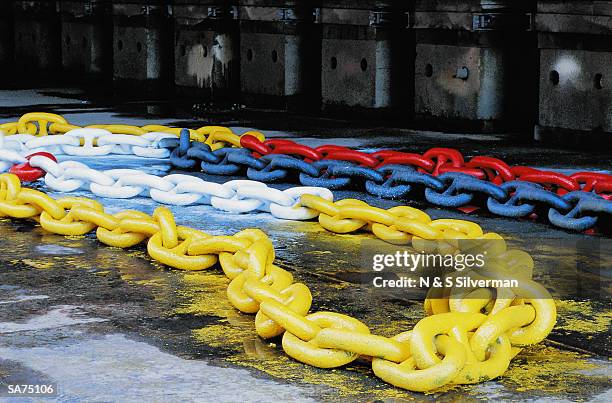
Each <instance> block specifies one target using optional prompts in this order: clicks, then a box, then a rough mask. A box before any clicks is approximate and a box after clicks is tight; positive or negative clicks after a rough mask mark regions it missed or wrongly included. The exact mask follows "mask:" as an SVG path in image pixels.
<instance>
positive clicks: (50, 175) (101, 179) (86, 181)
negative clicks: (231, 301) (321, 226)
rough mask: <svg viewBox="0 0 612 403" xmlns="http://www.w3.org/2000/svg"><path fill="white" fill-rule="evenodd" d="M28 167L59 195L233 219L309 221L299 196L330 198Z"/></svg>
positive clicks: (237, 183) (59, 166) (121, 172)
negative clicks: (190, 209)
mask: <svg viewBox="0 0 612 403" xmlns="http://www.w3.org/2000/svg"><path fill="white" fill-rule="evenodd" d="M30 165H31V166H33V167H38V168H41V169H42V170H44V171H45V172H47V174H46V175H45V184H46V185H47V186H48V187H49V188H51V189H53V190H55V191H59V192H65V193H68V192H73V191H75V190H77V189H86V190H89V191H90V192H91V193H93V194H94V195H96V196H99V197H106V198H114V199H127V198H132V197H136V196H149V197H151V198H152V199H153V200H155V201H156V202H158V203H163V204H171V205H177V206H186V205H191V204H209V205H211V206H213V207H214V208H216V209H219V210H223V211H227V212H230V213H236V214H239V213H249V212H254V211H265V212H269V213H271V214H272V215H273V216H274V217H276V218H281V219H286V220H309V219H312V218H315V217H317V216H318V212H317V211H315V210H312V209H309V208H306V207H302V206H301V204H300V196H301V195H303V194H313V195H317V196H320V197H323V198H325V199H327V200H330V201H333V198H334V196H333V194H332V192H331V191H330V190H329V189H326V188H320V187H307V186H303V187H293V188H289V189H286V190H278V189H274V188H270V187H268V186H267V185H266V184H265V183H262V182H257V181H251V180H233V181H229V182H226V183H224V184H219V183H214V182H207V181H205V180H203V179H201V178H197V177H195V176H190V175H181V174H172V175H167V176H164V177H160V176H156V175H151V174H147V173H145V172H144V171H140V170H137V169H110V170H105V171H98V170H96V169H92V168H89V167H88V166H87V165H85V164H83V163H81V162H77V161H64V162H60V163H57V162H55V161H53V160H52V159H50V158H47V157H45V156H40V155H36V156H33V157H32V158H30Z"/></svg>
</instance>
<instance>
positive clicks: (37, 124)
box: [0, 112, 265, 151]
mask: <svg viewBox="0 0 612 403" xmlns="http://www.w3.org/2000/svg"><path fill="white" fill-rule="evenodd" d="M85 127H86V128H94V129H104V130H108V131H109V132H111V133H119V134H130V135H134V136H141V135H143V134H145V133H150V132H161V133H168V134H174V135H175V136H179V135H180V134H181V130H182V129H181V128H177V127H168V126H163V125H145V126H142V127H138V126H133V125H124V124H109V125H105V124H99V125H89V126H85ZM80 128H81V126H76V125H73V124H71V123H69V122H68V121H67V120H66V118H64V117H63V116H61V115H56V114H54V113H48V112H30V113H26V114H24V115H23V116H22V117H21V118H19V120H18V121H17V122H9V123H3V124H0V132H4V133H5V134H7V135H14V134H31V135H34V136H46V135H49V134H64V133H67V132H69V131H70V130H74V129H80ZM247 134H249V135H252V136H255V137H257V138H258V139H259V140H261V141H264V140H265V136H264V135H263V134H262V133H260V132H257V131H250V132H247V133H244V134H243V135H242V136H244V135H247ZM242 136H239V135H237V134H235V133H234V132H233V131H232V130H231V129H230V128H228V127H223V126H203V127H200V128H199V129H195V130H194V129H189V137H190V138H191V140H194V141H199V142H202V143H205V144H208V145H209V146H210V148H211V149H212V150H213V151H214V150H217V149H219V148H223V147H241V145H240V138H241V137H242Z"/></svg>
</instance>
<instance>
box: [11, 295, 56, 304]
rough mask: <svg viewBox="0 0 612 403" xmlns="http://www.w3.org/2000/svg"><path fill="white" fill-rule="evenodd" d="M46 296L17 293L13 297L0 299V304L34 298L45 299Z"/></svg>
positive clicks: (32, 299)
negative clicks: (17, 294)
mask: <svg viewBox="0 0 612 403" xmlns="http://www.w3.org/2000/svg"><path fill="white" fill-rule="evenodd" d="M47 298H49V297H48V296H47V295H19V296H17V297H15V299H8V300H4V301H0V305H7V304H16V303H18V302H24V301H35V300H39V299H47Z"/></svg>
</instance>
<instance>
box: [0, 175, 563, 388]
mask: <svg viewBox="0 0 612 403" xmlns="http://www.w3.org/2000/svg"><path fill="white" fill-rule="evenodd" d="M304 198H305V199H306V200H305V203H306V204H310V205H312V206H315V205H316V206H318V207H320V208H321V209H325V210H326V213H325V214H326V215H328V216H330V217H332V225H340V224H343V223H342V220H347V221H348V222H349V223H350V221H351V220H355V221H359V220H361V221H368V220H370V221H371V222H374V221H375V223H376V224H380V225H384V226H386V227H389V228H390V229H391V230H395V229H393V228H391V227H392V225H390V224H391V223H390V222H388V221H386V220H385V218H384V214H383V212H382V211H378V210H371V209H366V210H365V213H359V208H358V207H359V206H351V205H350V204H347V205H346V206H344V205H340V206H338V205H329V204H326V203H325V201H322V200H319V199H316V198H312V200H308V199H311V197H310V196H304ZM334 207H336V208H338V211H336V210H334ZM332 210H333V211H332ZM394 213H395V215H396V216H397V217H404V218H406V217H416V218H414V222H415V223H416V225H417V227H419V228H421V227H423V228H425V227H427V228H429V229H430V230H431V231H438V232H439V233H440V234H442V235H443V236H444V239H452V238H453V237H454V235H455V234H456V233H458V234H460V237H461V238H466V237H468V238H469V237H473V236H475V237H480V236H482V237H486V236H487V235H486V234H483V231H482V229H480V228H478V229H477V228H476V227H474V226H467V227H466V226H464V224H460V223H454V222H446V223H445V222H442V223H440V224H435V223H436V222H435V221H434V222H431V223H425V221H426V219H425V217H423V216H419V214H418V213H416V212H411V213H409V212H408V210H406V212H403V211H402V212H399V211H395V212H394ZM1 215H3V216H8V217H13V218H21V219H25V218H30V219H34V220H36V221H38V222H39V223H40V225H41V226H42V227H43V228H44V229H45V230H47V231H50V232H53V233H56V234H61V235H84V234H86V233H88V232H90V231H93V230H94V229H95V230H96V235H97V237H98V239H99V240H100V241H101V242H102V243H104V244H106V245H110V246H115V247H121V248H128V247H131V246H134V245H136V244H138V243H140V242H142V241H144V240H145V239H148V241H147V251H148V253H149V255H150V256H151V257H152V258H153V259H155V260H157V261H159V262H161V263H164V264H166V265H168V266H170V267H174V268H179V269H184V270H202V269H206V268H209V267H211V266H213V265H214V264H215V263H216V262H217V261H218V262H219V263H220V265H221V268H222V269H223V272H224V273H225V275H226V276H227V277H228V278H229V279H230V283H229V285H228V290H227V295H228V298H229V300H230V302H231V303H232V305H233V306H234V307H236V308H237V309H238V310H240V311H241V312H244V313H250V314H256V315H255V328H256V331H257V334H258V335H259V336H260V337H262V338H272V337H276V336H279V335H281V334H282V335H283V337H282V345H283V349H284V351H285V352H286V353H287V354H288V355H289V356H291V357H293V358H294V359H296V360H298V361H301V362H303V363H306V364H309V365H313V366H316V367H320V368H335V367H340V366H343V365H346V364H348V363H351V362H353V361H355V360H356V359H357V358H358V357H360V356H366V357H371V358H372V369H373V372H374V373H375V374H376V375H377V376H378V377H380V378H381V379H383V380H384V381H386V382H388V383H391V384H393V385H396V386H398V387H402V388H405V389H408V390H412V391H423V392H424V391H430V390H434V389H436V388H439V387H442V386H444V385H447V384H466V383H478V382H483V381H486V380H489V379H493V378H495V377H497V376H500V375H502V374H503V373H504V372H505V371H506V369H507V367H508V365H509V363H510V360H511V359H512V357H514V355H516V354H517V352H518V351H519V349H520V348H522V347H525V346H528V345H531V344H535V343H538V342H540V341H542V340H543V339H544V338H546V336H547V335H548V334H549V333H550V331H551V330H552V328H553V326H554V324H555V322H556V308H555V303H554V301H553V300H552V298H551V296H550V294H549V293H548V292H547V291H546V289H545V288H544V287H542V286H541V285H539V284H537V283H536V282H534V281H532V280H531V279H530V277H531V274H530V272H531V270H532V269H533V265H532V263H531V266H529V265H527V266H525V264H524V260H523V261H522V262H521V263H516V261H517V260H516V259H501V260H500V264H503V266H502V268H501V270H500V271H501V272H502V273H517V271H518V272H520V273H522V274H520V275H521V276H522V280H523V281H522V286H521V287H520V288H516V289H512V290H511V291H509V292H506V293H501V292H500V293H494V292H491V290H490V289H486V288H484V289H473V290H469V291H468V292H469V294H472V293H476V297H477V298H473V297H474V295H471V297H472V298H471V299H469V298H468V297H469V296H470V295H467V294H465V293H464V294H462V295H460V296H458V293H457V292H455V291H456V290H453V289H434V291H432V292H430V295H429V296H428V298H427V300H426V302H425V310H426V313H427V314H428V315H429V316H427V317H426V318H424V319H422V320H420V321H419V322H418V323H417V324H416V326H415V327H414V328H413V329H412V330H411V331H409V332H403V333H400V334H398V335H395V336H393V337H385V336H380V335H374V334H371V332H370V330H369V328H368V327H367V326H366V325H365V324H364V323H362V322H361V321H359V320H357V319H355V318H352V317H350V316H347V315H343V314H339V313H334V312H315V313H310V314H309V313H308V312H309V311H310V307H311V304H312V294H311V292H310V290H309V289H308V287H307V286H306V285H304V284H302V283H295V282H294V279H293V276H292V274H291V273H289V272H287V271H286V270H283V269H281V268H280V267H278V266H276V265H275V264H274V261H275V253H274V247H273V245H272V242H271V241H270V239H269V238H268V237H267V236H266V235H265V234H264V233H263V232H262V231H260V230H257V229H247V230H243V231H240V232H238V233H236V234H234V235H232V236H211V235H209V234H206V233H204V232H202V231H198V230H195V229H192V228H188V227H183V226H177V225H176V223H175V220H174V216H173V215H172V213H171V212H170V211H169V210H168V209H167V208H165V207H158V208H157V209H156V210H155V212H154V213H153V215H152V216H149V215H147V214H145V213H142V212H138V211H133V210H125V211H122V212H119V213H117V214H114V215H110V214H107V213H105V212H104V207H103V206H102V205H101V204H100V203H98V202H96V201H94V200H91V199H87V198H76V197H65V198H61V199H58V200H55V199H52V198H51V197H49V196H48V195H46V194H45V193H43V192H39V191H36V190H32V189H27V188H22V187H21V183H20V181H19V179H18V178H17V177H16V176H15V175H11V174H2V175H0V216H1ZM373 216H377V217H378V218H377V219H376V220H372V217H373ZM407 220H410V218H407ZM353 224H354V223H353ZM355 225H356V224H355ZM474 225H475V224H474ZM402 228H404V227H402ZM404 231H406V230H404ZM408 232H409V231H406V233H408ZM411 233H412V232H411ZM420 235H426V234H425V232H423V233H419V236H420ZM432 235H433V232H432ZM455 238H457V237H455ZM492 238H495V239H499V236H498V235H496V236H492ZM415 239H416V237H413V240H412V241H413V243H414V241H415ZM496 244H497V245H498V244H499V243H496ZM441 245H442V243H441ZM503 245H504V246H503V247H501V248H500V247H499V246H496V247H492V248H491V250H490V252H491V253H495V256H504V255H507V256H506V257H508V256H510V255H512V254H513V252H512V251H511V250H506V247H505V243H503ZM519 260H520V259H519ZM517 264H518V266H517ZM502 275H503V274H502Z"/></svg>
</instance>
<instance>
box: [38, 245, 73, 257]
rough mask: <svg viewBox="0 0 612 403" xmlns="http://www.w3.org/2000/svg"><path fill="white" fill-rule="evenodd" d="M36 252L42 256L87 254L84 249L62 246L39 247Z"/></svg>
mask: <svg viewBox="0 0 612 403" xmlns="http://www.w3.org/2000/svg"><path fill="white" fill-rule="evenodd" d="M34 250H35V251H36V252H38V253H40V254H42V255H77V254H81V253H85V251H83V250H82V249H77V248H69V247H67V246H60V245H37V246H36V247H35V248H34Z"/></svg>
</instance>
